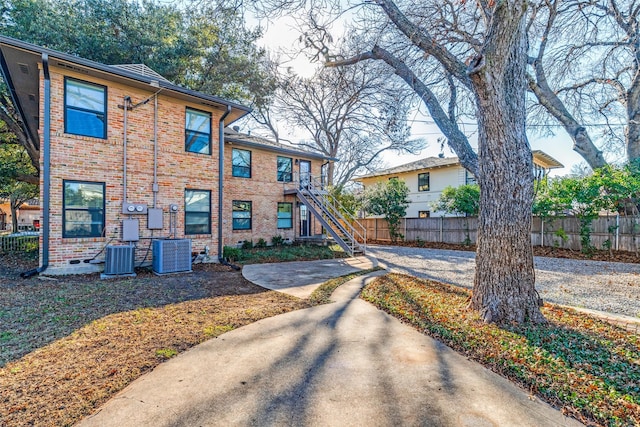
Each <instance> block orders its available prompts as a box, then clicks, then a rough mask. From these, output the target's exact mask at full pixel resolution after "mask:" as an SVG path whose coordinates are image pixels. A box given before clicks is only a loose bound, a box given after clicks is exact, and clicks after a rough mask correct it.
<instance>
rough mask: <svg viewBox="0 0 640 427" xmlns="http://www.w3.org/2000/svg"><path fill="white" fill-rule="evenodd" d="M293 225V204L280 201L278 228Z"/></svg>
mask: <svg viewBox="0 0 640 427" xmlns="http://www.w3.org/2000/svg"><path fill="white" fill-rule="evenodd" d="M292 227H293V204H292V203H278V228H292Z"/></svg>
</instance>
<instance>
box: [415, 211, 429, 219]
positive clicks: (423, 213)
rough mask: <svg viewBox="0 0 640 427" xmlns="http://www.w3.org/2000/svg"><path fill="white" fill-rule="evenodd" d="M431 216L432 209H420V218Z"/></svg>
mask: <svg viewBox="0 0 640 427" xmlns="http://www.w3.org/2000/svg"><path fill="white" fill-rule="evenodd" d="M430 216H431V212H430V211H418V218H429V217H430Z"/></svg>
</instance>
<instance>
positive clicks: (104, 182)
mask: <svg viewBox="0 0 640 427" xmlns="http://www.w3.org/2000/svg"><path fill="white" fill-rule="evenodd" d="M0 52H1V55H0V59H1V61H2V63H1V65H2V70H3V74H4V76H5V80H6V81H7V84H8V86H9V88H10V91H11V94H12V97H13V100H14V103H15V105H16V107H17V109H18V111H19V112H20V115H21V116H22V120H23V122H24V126H25V130H26V132H28V133H29V135H30V136H31V137H32V138H35V139H37V140H38V141H39V144H40V147H41V148H40V153H41V154H40V163H41V182H40V188H41V201H42V202H41V220H40V226H41V230H42V234H41V242H40V243H41V244H40V251H41V254H40V257H41V260H40V261H41V267H40V270H44V269H46V272H47V273H48V274H56V273H58V274H66V273H85V272H95V271H101V270H102V268H103V264H102V263H100V262H99V261H101V260H104V257H105V248H107V247H108V246H116V245H128V246H129V247H131V246H134V247H135V248H136V250H135V255H134V256H135V260H136V263H142V262H145V261H146V262H149V261H150V260H151V257H152V253H153V251H154V250H155V246H154V247H152V242H153V241H155V240H162V239H187V240H189V243H190V248H191V251H192V252H193V253H201V252H207V253H208V254H210V255H211V258H212V259H214V260H216V259H218V257H219V256H221V255H222V254H221V252H222V248H223V246H225V245H237V244H238V242H242V241H244V240H251V241H253V242H256V241H257V240H258V239H264V240H266V241H267V242H269V241H270V240H271V238H272V237H273V236H277V235H280V236H282V237H283V238H287V239H291V240H293V239H296V238H298V237H299V236H301V235H302V236H305V235H313V234H317V233H320V230H321V228H320V226H319V224H318V223H317V222H316V221H314V220H313V219H312V218H311V216H310V215H309V210H308V209H306V207H305V206H304V204H303V203H300V202H299V201H298V199H297V197H296V194H295V193H292V192H291V191H289V192H287V191H285V190H286V188H287V185H290V184H291V181H293V180H296V179H298V178H297V177H298V176H306V175H307V174H311V175H314V176H319V175H320V174H321V168H322V165H323V164H324V163H326V162H327V161H332V160H335V159H328V158H326V157H323V156H322V155H319V154H314V153H308V152H304V151H299V150H295V149H292V148H290V147H287V146H283V145H281V144H276V143H273V142H270V141H268V140H265V139H261V138H256V137H251V136H249V135H243V134H239V133H238V132H236V131H233V130H231V129H229V128H228V126H229V125H230V124H231V123H233V122H234V121H236V120H238V119H240V118H241V117H243V116H245V115H246V114H248V112H249V109H248V108H247V107H245V106H242V105H239V104H236V103H233V102H229V101H225V100H223V99H220V98H217V97H213V96H210V95H205V94H202V93H198V92H194V91H190V90H187V89H184V88H182V87H179V86H176V85H173V84H172V83H170V82H168V81H167V80H165V79H164V78H162V76H159V75H157V74H156V73H154V72H153V71H152V70H149V69H148V68H146V67H144V66H142V65H134V66H108V65H103V64H99V63H95V62H92V61H88V60H84V59H82V58H78V57H75V56H71V55H67V54H64V53H60V52H56V51H53V50H50V49H45V48H42V47H39V46H35V45H32V44H28V43H24V42H21V41H18V40H15V39H11V38H8V37H3V36H0ZM225 129H226V130H225ZM221 147H222V149H221ZM221 152H222V153H223V154H224V155H223V156H222V157H221V156H220V154H221ZM221 160H222V163H221ZM221 164H222V171H223V173H222V174H221V173H220V172H221V167H220V166H221ZM221 175H222V176H221ZM221 178H222V179H221ZM221 182H222V183H223V185H222V186H221V185H220V184H221ZM220 200H222V204H221V205H220ZM154 262H155V261H154Z"/></svg>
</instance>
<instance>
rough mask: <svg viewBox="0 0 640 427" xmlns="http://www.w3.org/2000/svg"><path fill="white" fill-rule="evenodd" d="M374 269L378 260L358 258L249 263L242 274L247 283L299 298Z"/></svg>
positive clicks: (364, 257)
mask: <svg viewBox="0 0 640 427" xmlns="http://www.w3.org/2000/svg"><path fill="white" fill-rule="evenodd" d="M377 266H378V260H377V259H375V258H373V257H366V256H360V257H355V258H344V259H320V260H317V261H294V262H285V263H273V264H251V265H245V266H244V267H243V268H242V275H243V276H244V278H245V279H247V280H248V281H250V282H253V283H255V284H256V285H259V286H262V287H263V288H266V289H271V290H274V291H280V292H284V293H286V294H289V295H293V296H294V297H298V298H309V296H310V295H311V293H312V292H313V291H314V290H315V289H316V288H317V287H318V285H321V284H322V283H324V282H326V281H327V280H330V279H333V278H334V277H339V276H344V275H347V274H351V273H355V272H356V271H361V270H369V269H371V268H374V267H377Z"/></svg>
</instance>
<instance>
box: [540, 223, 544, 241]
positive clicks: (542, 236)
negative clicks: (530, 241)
mask: <svg viewBox="0 0 640 427" xmlns="http://www.w3.org/2000/svg"><path fill="white" fill-rule="evenodd" d="M540 246H542V247H543V248H544V218H542V217H540Z"/></svg>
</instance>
